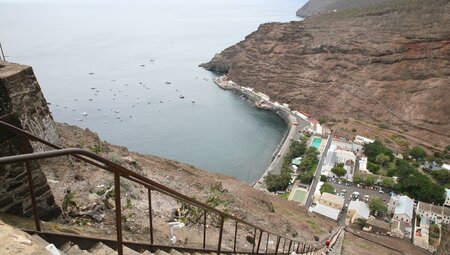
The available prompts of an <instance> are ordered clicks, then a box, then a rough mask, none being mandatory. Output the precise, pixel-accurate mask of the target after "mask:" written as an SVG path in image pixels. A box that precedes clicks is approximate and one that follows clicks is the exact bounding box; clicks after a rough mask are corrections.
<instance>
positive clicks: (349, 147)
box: [332, 139, 363, 153]
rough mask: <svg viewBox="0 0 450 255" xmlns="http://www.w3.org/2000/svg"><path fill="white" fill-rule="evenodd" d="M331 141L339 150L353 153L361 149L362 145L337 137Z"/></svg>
mask: <svg viewBox="0 0 450 255" xmlns="http://www.w3.org/2000/svg"><path fill="white" fill-rule="evenodd" d="M332 143H333V144H335V145H336V147H337V148H338V149H341V150H346V151H353V152H355V153H356V152H358V151H362V150H363V146H362V145H361V144H358V143H353V142H347V141H343V140H339V139H333V142H332Z"/></svg>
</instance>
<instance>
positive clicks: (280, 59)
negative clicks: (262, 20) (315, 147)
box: [202, 0, 450, 148]
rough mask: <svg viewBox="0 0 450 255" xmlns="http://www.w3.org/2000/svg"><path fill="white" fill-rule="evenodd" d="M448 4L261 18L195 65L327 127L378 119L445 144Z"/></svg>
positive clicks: (449, 92) (440, 0)
mask: <svg viewBox="0 0 450 255" xmlns="http://www.w3.org/2000/svg"><path fill="white" fill-rule="evenodd" d="M449 10H450V4H449V3H448V1H445V0H434V1H426V2H424V1H400V2H395V3H391V4H389V5H379V6H376V7H373V6H371V7H368V8H366V9H359V10H354V9H352V10H346V11H338V12H333V13H328V14H323V15H318V16H315V17H312V18H309V19H307V20H305V21H303V22H290V23H269V24H263V25H261V26H260V27H259V28H258V30H257V31H256V32H254V33H252V34H250V35H249V36H247V37H246V38H245V40H244V41H241V42H239V43H238V44H236V45H234V46H231V47H229V48H227V49H225V50H224V51H223V52H221V53H220V54H218V55H216V56H215V57H214V58H213V59H212V60H211V61H210V62H208V63H206V64H203V65H202V66H203V67H205V68H207V69H209V70H213V71H218V72H225V73H228V74H229V77H230V78H231V79H232V80H233V81H235V82H237V83H238V84H239V85H242V86H248V87H254V88H255V89H256V90H258V91H262V92H263V93H266V94H268V95H269V96H270V97H271V98H272V99H274V100H277V101H280V102H286V103H289V104H290V105H291V106H292V108H293V109H299V110H304V111H306V112H308V113H310V114H313V115H314V116H315V117H318V116H326V117H327V118H328V120H329V124H331V125H333V124H336V123H338V122H339V121H341V120H343V119H345V118H350V119H357V120H361V121H363V122H365V123H372V124H374V125H375V126H376V125H378V124H380V123H383V125H387V126H389V127H390V128H391V130H392V132H395V133H397V134H401V135H403V136H405V137H407V138H411V139H415V140H416V142H417V141H419V143H423V144H424V145H427V146H428V147H434V148H436V147H440V148H442V147H443V146H446V145H448V144H449V142H450V141H449V134H450V133H449V130H450V124H449V121H450V120H449V118H448V116H450V101H449V100H448V99H449V98H450V89H449V88H450V87H449V84H450V78H449V75H450V68H449V66H450V61H449V55H450V46H449V42H450V30H449V26H448V24H449V13H450V12H449ZM430 141H431V142H430Z"/></svg>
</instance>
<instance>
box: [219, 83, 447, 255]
mask: <svg viewBox="0 0 450 255" xmlns="http://www.w3.org/2000/svg"><path fill="white" fill-rule="evenodd" d="M214 82H215V83H216V84H217V85H218V86H219V87H220V88H222V89H224V90H230V91H233V92H235V93H238V94H240V95H241V97H243V98H244V99H246V100H249V101H251V102H253V103H254V105H255V107H257V108H259V109H263V110H271V111H274V112H276V113H277V114H279V115H280V116H281V117H282V118H283V119H285V121H286V123H287V124H288V127H289V129H288V131H287V133H286V135H285V137H284V139H283V141H282V143H281V144H280V145H279V147H278V149H277V151H276V152H275V153H274V155H273V158H272V161H271V163H270V164H269V166H268V167H267V170H266V171H265V173H264V174H263V176H262V177H261V179H260V180H259V181H257V182H256V183H255V184H254V185H253V187H254V188H257V189H260V190H263V191H266V192H270V193H272V194H275V195H278V196H282V197H284V198H286V199H288V200H292V201H295V202H297V203H298V204H299V206H301V207H305V208H306V209H307V210H308V212H309V213H311V214H317V215H320V217H326V218H330V219H332V220H335V221H336V222H338V224H339V225H340V226H341V227H343V228H345V229H346V230H347V231H350V232H351V233H354V234H357V235H359V236H361V237H363V238H366V239H372V240H374V241H375V242H379V243H384V244H385V245H389V243H393V244H395V243H396V242H395V240H398V239H402V240H406V241H409V242H411V243H413V244H414V245H415V246H417V247H418V249H422V250H426V251H428V252H430V253H433V252H435V251H436V250H437V247H438V246H439V245H440V242H441V241H442V237H443V236H442V234H443V231H444V230H445V229H448V227H449V224H450V189H449V187H446V188H445V189H444V188H443V187H442V186H439V185H438V184H439V183H437V184H435V183H436V182H437V181H436V180H435V179H436V177H437V179H439V176H440V175H444V176H448V175H449V173H450V165H449V164H446V163H445V162H443V161H442V159H441V158H436V157H433V156H432V157H428V158H427V157H426V152H425V150H424V149H423V148H421V147H417V146H416V147H414V148H412V149H411V150H410V151H409V153H398V152H393V151H392V150H390V149H389V148H388V147H386V146H385V145H384V144H383V143H382V142H381V141H379V140H377V138H376V137H374V138H368V137H364V136H362V135H358V134H355V135H354V136H353V137H348V136H341V135H339V134H338V132H336V131H334V130H331V129H328V128H327V127H326V126H325V125H324V123H323V122H321V121H318V120H316V119H314V118H313V117H312V116H311V115H309V114H307V113H305V112H302V111H299V110H292V109H290V108H289V105H288V104H286V103H279V102H271V101H270V98H269V96H267V95H265V94H263V93H261V92H257V91H255V90H254V89H253V88H249V87H241V86H239V85H237V84H236V83H235V82H233V81H231V80H229V79H228V77H227V76H226V75H223V76H220V77H217V78H215V79H214ZM302 146H303V147H302ZM299 148H300V149H299ZM294 154H296V155H294ZM435 154H436V153H435ZM441 154H448V148H447V150H446V151H444V152H443V153H441ZM434 156H436V155H434ZM447 158H448V157H444V158H443V159H444V161H445V159H447ZM308 162H312V163H308ZM402 171H405V172H406V173H402ZM408 173H411V174H414V175H417V176H419V177H417V178H425V179H424V180H427V181H426V182H425V183H424V186H425V185H427V184H426V183H428V181H429V180H431V184H430V187H434V186H433V185H435V187H438V188H436V190H437V191H435V192H436V193H435V194H431V193H429V194H426V195H424V196H423V197H422V198H419V197H418V195H417V193H418V192H420V191H416V192H414V191H409V190H407V188H403V190H399V189H398V188H397V186H407V185H406V184H405V183H406V182H407V181H411V180H407V178H408V177H406V175H407V174H408ZM283 176H285V178H284V179H283ZM444 183H445V180H444ZM439 192H440V193H439ZM435 195H436V196H435ZM430 196H435V197H430ZM421 199H422V200H424V201H422V200H421ZM380 238H381V239H380Z"/></svg>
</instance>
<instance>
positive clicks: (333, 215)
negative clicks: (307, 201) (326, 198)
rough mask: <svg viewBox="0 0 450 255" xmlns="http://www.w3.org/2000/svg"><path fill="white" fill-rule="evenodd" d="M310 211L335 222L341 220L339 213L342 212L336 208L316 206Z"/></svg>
mask: <svg viewBox="0 0 450 255" xmlns="http://www.w3.org/2000/svg"><path fill="white" fill-rule="evenodd" d="M310 211H311V212H315V213H318V214H320V215H323V216H325V217H328V218H330V219H333V220H337V219H338V218H339V213H340V212H341V211H340V210H338V209H336V208H333V207H329V206H326V205H322V204H316V206H314V207H310Z"/></svg>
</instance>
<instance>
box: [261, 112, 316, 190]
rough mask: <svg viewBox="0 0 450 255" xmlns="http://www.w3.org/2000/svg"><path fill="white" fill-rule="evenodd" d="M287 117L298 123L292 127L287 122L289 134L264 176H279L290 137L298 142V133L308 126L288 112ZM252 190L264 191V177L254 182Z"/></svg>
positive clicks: (289, 143)
mask: <svg viewBox="0 0 450 255" xmlns="http://www.w3.org/2000/svg"><path fill="white" fill-rule="evenodd" d="M289 116H292V117H295V119H296V121H297V122H298V125H296V126H294V125H292V124H291V123H292V121H289V123H290V124H289V125H291V126H290V127H289V131H288V132H289V133H288V134H287V136H286V140H285V141H284V142H283V144H282V145H281V149H280V150H279V151H278V153H277V155H280V156H277V155H275V158H274V159H273V161H272V162H271V163H270V165H269V167H268V168H267V171H266V172H265V173H264V175H266V174H267V173H269V172H270V173H272V174H275V175H277V174H280V173H281V166H282V165H283V159H284V156H286V154H287V153H288V152H289V146H290V145H291V137H292V139H293V140H298V139H300V131H301V130H303V128H305V127H307V126H309V122H308V121H306V120H304V119H302V118H300V117H297V116H295V115H293V114H291V113H290V112H289ZM253 187H254V188H256V189H261V188H264V189H265V185H264V177H262V178H260V179H259V180H258V182H256V183H255V184H254V185H253Z"/></svg>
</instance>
